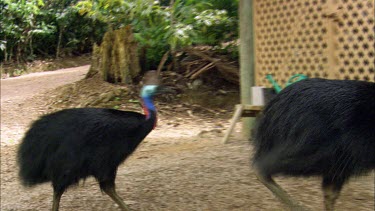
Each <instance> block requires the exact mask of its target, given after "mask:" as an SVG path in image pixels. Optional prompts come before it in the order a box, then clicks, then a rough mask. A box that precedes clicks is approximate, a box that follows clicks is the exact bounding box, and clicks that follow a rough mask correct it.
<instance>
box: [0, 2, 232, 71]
mask: <svg viewBox="0 0 375 211" xmlns="http://www.w3.org/2000/svg"><path fill="white" fill-rule="evenodd" d="M171 2H172V3H173V4H172V5H170V4H171ZM237 5H238V0H174V1H170V0H160V1H157V0H156V1H155V0H126V1H124V0H83V1H79V0H0V9H2V15H1V17H0V25H1V30H0V60H1V61H12V60H18V61H20V60H21V61H22V60H27V59H34V58H35V57H37V56H43V57H45V56H54V55H56V56H59V55H62V56H63V55H72V54H81V53H85V52H90V51H91V49H92V46H93V43H100V42H101V39H102V36H103V35H104V33H105V32H106V31H107V30H114V29H118V28H120V27H123V26H126V25H132V28H133V30H134V36H135V38H136V40H137V41H138V42H139V48H140V49H143V51H144V52H145V55H146V60H147V63H148V66H157V64H158V63H159V61H160V59H161V57H162V55H163V54H164V53H165V52H166V51H168V50H170V49H173V50H178V49H179V48H183V47H185V46H189V45H213V46H215V45H219V44H221V43H222V42H227V41H231V40H234V39H236V38H237V24H238V23H237V19H238V18H237V15H238V14H237Z"/></svg>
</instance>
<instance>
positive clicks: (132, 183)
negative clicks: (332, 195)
mask: <svg viewBox="0 0 375 211" xmlns="http://www.w3.org/2000/svg"><path fill="white" fill-rule="evenodd" d="M86 70H87V66H85V67H81V68H75V69H71V70H62V71H60V72H53V73H46V74H40V75H38V74H35V75H30V76H23V77H19V78H14V79H7V80H2V81H1V82H2V87H1V90H2V100H1V105H2V107H1V117H2V118H1V141H2V142H1V208H0V210H2V211H14V210H17V211H18V210H48V209H50V207H51V199H52V189H51V187H50V184H43V185H39V186H37V187H35V188H31V189H26V188H24V187H22V186H21V185H20V183H19V181H18V177H17V171H18V167H17V165H16V161H15V155H16V150H17V143H18V140H19V139H20V138H21V137H22V134H23V133H24V131H25V129H26V128H27V125H28V124H29V123H30V121H32V120H34V119H36V117H37V116H38V115H40V113H41V111H39V110H38V109H39V107H38V106H35V105H36V104H35V103H37V102H34V100H35V99H38V98H33V102H32V103H31V100H30V99H31V97H32V96H33V95H35V94H38V93H41V92H43V91H46V90H48V89H51V88H54V87H56V86H59V85H62V84H64V83H70V82H73V81H76V80H79V79H80V78H82V77H83V74H84V73H85V71H86ZM69 71H70V72H69ZM54 74H56V75H54ZM50 76H51V77H50ZM4 82H5V83H4ZM16 91H18V92H16ZM3 97H4V98H3ZM160 109H162V108H160ZM175 123H178V124H175ZM227 126H228V121H227V120H226V119H199V118H196V117H189V118H187V117H186V118H184V119H178V118H174V117H170V116H167V115H161V116H160V120H159V124H158V127H157V128H156V130H155V131H153V132H152V133H151V134H150V135H149V136H148V137H147V139H146V140H145V141H144V143H143V144H142V146H140V148H139V149H138V150H137V151H136V152H135V153H134V155H133V156H132V157H131V158H129V159H128V160H127V161H126V162H125V163H124V164H123V165H121V166H120V168H119V170H118V176H117V180H116V183H117V189H118V192H119V194H120V195H121V196H122V197H123V198H124V199H125V202H126V203H128V204H129V206H130V207H131V208H132V209H133V210H147V211H148V210H157V211H158V210H168V211H169V210H170V211H179V210H181V211H185V210H186V211H190V210H197V211H198V210H199V211H201V210H202V211H203V210H204V211H223V210H224V211H225V210H241V211H242V210H243V211H247V210H250V211H252V210H254V211H258V210H270V211H271V210H283V207H282V205H281V204H280V203H279V202H278V201H276V200H275V199H274V197H273V196H272V194H270V192H269V191H268V190H267V189H266V188H265V187H263V186H262V185H261V184H260V183H259V182H258V181H257V179H256V177H255V175H254V172H253V170H252V169H251V167H250V162H249V160H250V156H251V153H252V148H251V146H250V145H249V144H248V143H247V141H243V140H241V139H240V136H239V133H238V131H239V128H238V127H236V132H235V133H234V136H233V137H232V139H231V142H230V143H228V144H226V145H223V144H221V143H220V139H221V137H222V135H223V133H222V131H223V130H225V128H226V127H227ZM3 140H4V141H3ZM277 181H279V182H280V184H281V185H282V186H283V187H285V188H286V190H287V191H288V192H289V193H290V194H291V195H292V196H293V197H294V198H296V199H297V200H298V201H300V202H302V203H304V204H305V205H306V206H307V207H309V208H310V209H311V210H323V208H322V192H321V190H320V179H319V178H309V179H302V178H282V177H279V178H277ZM61 210H62V211H70V210H72V211H73V210H87V211H89V210H98V211H99V210H101V211H102V210H105V211H106V210H114V211H115V210H118V208H117V207H116V205H115V204H114V203H113V202H112V201H111V200H110V199H109V197H108V196H106V195H103V194H102V193H101V192H100V190H99V188H98V185H97V183H96V182H95V181H94V180H93V179H91V178H90V179H88V180H87V181H86V182H85V183H84V184H83V183H82V184H81V185H80V186H79V187H73V188H71V189H69V190H68V191H67V192H66V193H65V194H64V195H63V197H62V200H61ZM337 210H344V211H345V210H356V211H357V210H360V211H373V210H374V175H373V173H372V174H371V175H368V176H363V177H359V178H354V179H352V180H351V181H350V182H349V184H348V185H347V186H345V187H344V190H343V191H342V194H341V196H340V198H339V199H338V202H337Z"/></svg>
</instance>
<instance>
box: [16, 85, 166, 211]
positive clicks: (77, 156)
mask: <svg viewBox="0 0 375 211" xmlns="http://www.w3.org/2000/svg"><path fill="white" fill-rule="evenodd" d="M160 91H161V90H160V88H159V86H158V85H150V84H147V85H144V86H143V88H142V91H141V98H142V100H143V108H144V111H145V115H143V114H140V113H137V112H130V111H120V110H114V109H105V108H74V109H65V110H61V111H58V112H55V113H52V114H48V115H45V116H43V117H41V118H40V119H39V120H37V121H35V122H34V123H33V124H32V125H31V128H30V129H29V131H27V133H26V135H25V137H24V138H23V140H22V142H21V144H20V146H19V150H18V164H19V166H20V170H19V176H20V178H21V181H22V183H23V185H25V186H34V185H37V184H40V183H44V182H51V183H52V186H53V205H52V210H54V211H56V210H58V209H59V203H60V199H61V196H62V194H63V193H64V192H65V190H66V189H67V188H68V187H70V186H72V185H75V184H78V182H79V180H81V179H85V178H87V177H89V176H93V177H94V178H95V179H96V180H97V181H98V182H99V185H100V189H101V190H102V191H103V192H105V193H106V194H108V195H109V196H110V197H111V198H112V199H113V200H114V201H115V202H116V203H117V204H118V205H119V207H120V208H121V209H122V210H128V207H127V205H126V204H125V203H124V202H123V200H122V199H121V198H120V197H119V196H118V194H117V193H116V190H115V178H116V172H117V168H118V166H119V165H120V164H121V163H122V162H123V161H124V160H125V159H126V158H127V157H128V156H129V155H131V154H132V153H133V152H134V150H135V149H136V148H137V146H138V145H139V144H140V143H141V142H142V140H143V139H144V138H145V137H146V136H147V135H148V134H149V133H150V132H151V131H152V129H153V128H154V127H155V125H156V121H157V119H156V109H155V106H154V104H153V96H154V95H155V94H157V93H159V92H160Z"/></svg>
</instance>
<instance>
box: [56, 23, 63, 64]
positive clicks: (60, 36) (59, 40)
mask: <svg viewBox="0 0 375 211" xmlns="http://www.w3.org/2000/svg"><path fill="white" fill-rule="evenodd" d="M63 32H64V27H61V28H60V32H59V38H58V40H57V48H56V59H58V58H59V57H60V48H61V40H62V35H63Z"/></svg>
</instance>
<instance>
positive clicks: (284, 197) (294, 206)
mask: <svg viewBox="0 0 375 211" xmlns="http://www.w3.org/2000/svg"><path fill="white" fill-rule="evenodd" d="M256 176H257V178H258V180H259V181H260V182H262V183H263V185H264V186H266V187H267V188H268V189H269V190H270V191H271V192H272V193H273V194H274V195H275V196H276V197H277V198H278V199H279V200H280V201H281V202H282V203H284V204H285V205H287V206H288V207H289V209H290V210H293V211H302V210H308V209H307V208H305V207H303V206H301V205H299V204H298V203H296V202H294V200H293V199H292V198H291V197H290V196H289V195H288V194H287V193H286V191H285V190H284V189H283V188H281V187H280V186H279V185H278V184H277V183H276V182H275V181H274V180H273V179H272V177H271V176H269V175H264V174H262V173H259V172H256Z"/></svg>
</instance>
